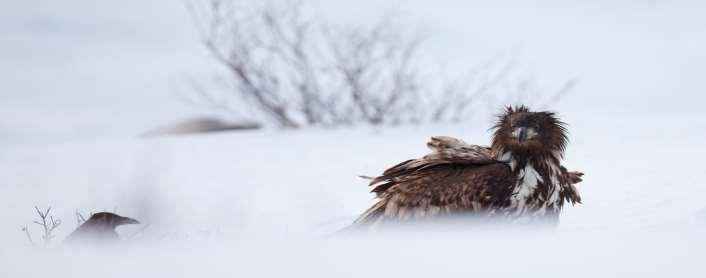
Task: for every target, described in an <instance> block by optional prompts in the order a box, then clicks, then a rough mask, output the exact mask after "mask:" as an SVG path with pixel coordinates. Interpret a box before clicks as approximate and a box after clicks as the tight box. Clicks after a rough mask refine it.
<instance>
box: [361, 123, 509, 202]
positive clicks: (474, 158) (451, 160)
mask: <svg viewBox="0 0 706 278" xmlns="http://www.w3.org/2000/svg"><path fill="white" fill-rule="evenodd" d="M427 147H429V148H430V149H432V150H433V152H432V153H430V154H428V155H426V156H424V157H422V158H420V159H410V160H407V161H404V162H402V163H399V164H397V165H395V166H392V167H390V168H389V169H387V170H385V172H384V173H383V174H382V175H380V176H378V177H375V178H372V180H371V181H370V186H372V187H373V190H372V192H374V193H376V194H378V196H379V194H380V193H381V192H384V191H385V190H387V188H388V187H389V186H391V185H392V183H389V182H388V181H394V180H395V179H397V178H399V177H403V176H405V175H408V174H410V173H414V172H417V171H420V170H424V169H427V168H432V167H435V166H438V165H446V164H463V165H486V164H492V163H497V162H498V161H497V160H495V159H493V157H492V156H491V154H490V149H488V148H486V147H482V146H477V145H469V144H466V143H465V142H463V141H461V140H459V139H456V138H452V137H447V136H435V137H432V138H431V140H430V141H429V142H428V143H427Z"/></svg>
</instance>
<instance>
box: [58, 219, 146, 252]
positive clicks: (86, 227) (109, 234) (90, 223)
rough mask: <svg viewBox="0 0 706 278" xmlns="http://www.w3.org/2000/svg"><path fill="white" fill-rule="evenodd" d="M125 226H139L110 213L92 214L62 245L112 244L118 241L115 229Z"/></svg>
mask: <svg viewBox="0 0 706 278" xmlns="http://www.w3.org/2000/svg"><path fill="white" fill-rule="evenodd" d="M127 224H140V221H137V220H135V219H132V218H129V217H123V216H120V215H117V214H115V213H110V212H99V213H94V214H93V215H91V217H90V218H88V220H86V221H85V222H83V224H81V226H79V227H78V228H76V230H75V231H73V232H72V233H71V234H69V236H68V237H66V239H65V240H64V243H68V244H73V243H114V242H117V241H118V239H119V237H118V233H117V232H115V228H116V227H118V226H121V225H127Z"/></svg>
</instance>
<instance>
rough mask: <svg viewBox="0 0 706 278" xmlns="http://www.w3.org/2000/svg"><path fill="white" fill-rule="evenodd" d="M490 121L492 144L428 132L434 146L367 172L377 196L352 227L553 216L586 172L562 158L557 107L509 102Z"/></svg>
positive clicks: (574, 195) (563, 134) (576, 199)
mask: <svg viewBox="0 0 706 278" xmlns="http://www.w3.org/2000/svg"><path fill="white" fill-rule="evenodd" d="M493 129H494V134H493V137H492V142H491V145H490V147H484V146H478V145H469V144H466V143H465V142H463V141H461V140H458V139H455V138H451V137H432V138H431V141H430V142H429V143H428V144H427V146H428V147H429V148H430V149H431V150H432V153H431V154H428V155H426V156H424V157H422V158H419V159H410V160H407V161H404V162H402V163H399V164H397V165H395V166H393V167H391V168H389V169H387V170H386V171H385V172H384V173H383V174H382V175H380V176H378V177H374V178H371V179H372V181H371V182H370V186H371V187H372V188H373V189H372V192H373V193H375V194H376V197H377V201H376V203H375V204H374V205H373V206H372V207H370V208H369V209H368V210H367V211H365V212H364V213H363V214H362V215H361V216H360V217H359V218H358V219H357V220H356V221H355V222H354V223H353V225H352V226H351V228H374V227H379V226H383V225H386V224H395V223H396V224H400V223H410V222H419V221H420V220H425V221H426V220H434V219H442V218H443V219H447V218H449V217H453V219H454V220H459V219H461V220H463V219H471V218H473V219H476V218H481V219H502V220H508V221H510V222H511V223H517V222H522V223H526V222H534V220H542V222H549V223H557V222H558V215H559V212H560V211H561V209H562V207H563V206H564V204H565V203H567V202H568V203H571V204H575V203H580V202H581V197H580V195H579V193H578V191H577V190H576V187H575V186H574V184H576V183H578V182H580V181H581V180H582V179H581V177H582V176H583V173H580V172H570V171H567V170H566V168H564V167H563V166H562V165H561V160H562V159H563V157H564V150H565V148H566V145H567V141H568V138H567V130H566V125H565V124H564V123H563V122H561V121H560V120H559V119H558V118H557V116H556V114H555V113H552V112H533V111H530V109H529V108H527V107H525V106H519V107H512V106H508V107H506V108H505V111H504V113H503V114H502V115H500V116H499V117H498V120H497V122H496V124H495V125H494V126H493ZM456 216H458V217H456Z"/></svg>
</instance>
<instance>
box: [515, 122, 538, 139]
mask: <svg viewBox="0 0 706 278" xmlns="http://www.w3.org/2000/svg"><path fill="white" fill-rule="evenodd" d="M538 135H539V132H538V129H537V128H535V127H534V126H533V125H518V126H515V127H513V128H512V132H511V133H510V136H511V137H512V139H514V140H517V143H518V144H522V143H525V142H526V141H529V140H534V139H535V138H537V136H538Z"/></svg>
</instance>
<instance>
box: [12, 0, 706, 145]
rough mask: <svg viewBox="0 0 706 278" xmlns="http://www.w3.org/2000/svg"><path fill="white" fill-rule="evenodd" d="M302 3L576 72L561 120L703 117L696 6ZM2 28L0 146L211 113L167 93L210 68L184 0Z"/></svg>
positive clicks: (82, 6) (21, 16)
mask: <svg viewBox="0 0 706 278" xmlns="http://www.w3.org/2000/svg"><path fill="white" fill-rule="evenodd" d="M309 2H312V3H314V5H316V6H317V7H318V9H319V12H320V13H321V14H322V15H324V16H326V17H328V18H330V19H332V20H340V21H342V22H358V23H359V22H366V21H369V20H371V19H375V18H377V17H378V16H379V15H381V14H383V13H385V12H386V11H392V10H395V11H398V14H399V15H400V18H401V21H402V22H403V23H404V24H405V26H406V27H409V28H420V29H422V30H424V31H425V32H427V33H428V34H429V35H430V36H429V40H428V42H427V43H428V44H427V49H428V50H429V53H430V54H429V55H432V56H436V57H438V59H439V61H440V62H441V63H448V64H449V65H450V66H451V67H463V66H464V65H465V64H468V65H471V66H472V65H476V64H478V63H481V62H483V61H485V60H487V59H488V57H493V56H494V55H498V54H502V53H507V52H509V51H512V52H513V53H516V55H518V56H519V57H520V59H521V61H522V62H524V63H526V64H528V65H530V66H532V67H534V68H535V69H536V72H537V73H538V75H539V77H540V79H543V80H545V81H547V82H548V83H551V82H552V81H554V80H563V79H566V78H568V77H572V76H578V77H579V78H580V80H581V81H580V84H579V86H578V87H577V88H576V89H575V90H574V91H573V93H572V94H571V95H570V97H569V98H567V99H566V100H565V101H564V102H563V103H561V105H559V106H558V107H557V109H560V110H561V112H562V114H564V115H567V116H568V117H574V118H588V117H590V116H591V115H594V114H598V113H600V114H604V115H615V116H625V115H630V114H638V115H644V114H652V115H671V116H689V117H694V116H698V117H701V116H702V115H704V114H705V113H704V112H702V111H700V110H701V107H702V106H703V105H702V102H703V101H704V100H706V98H705V97H704V96H703V91H704V89H705V88H706V78H704V77H705V76H704V69H706V54H705V52H704V49H706V36H705V35H706V16H704V14H706V3H704V2H699V1H693V2H690V1H660V0H622V1H578V0H572V1H450V0H445V1H433V2H432V1H421V0H407V1H404V0H399V1H386V2H383V1H374V0H364V1H324V0H313V1H309ZM381 2H382V4H381ZM0 38H1V40H2V43H0V61H1V62H0V137H1V138H2V139H0V143H2V142H14V143H17V142H35V141H41V142H47V141H48V142H53V141H66V140H81V139H85V138H102V137H111V136H118V137H130V136H134V135H135V134H138V133H140V132H142V131H144V130H146V129H150V128H152V127H155V126H160V125H163V124H166V123H169V122H173V121H175V120H179V119H182V118H188V117H190V116H193V115H199V114H203V113H208V112H209V111H207V110H198V109H195V108H192V107H189V106H187V105H185V104H184V103H182V102H181V101H180V100H178V98H177V97H176V93H178V92H183V91H185V90H188V88H187V87H186V84H185V82H184V80H185V79H186V77H187V76H197V77H198V76H208V75H209V74H210V73H212V72H213V69H214V67H215V65H214V64H213V63H212V62H211V60H209V56H208V55H207V53H206V52H205V51H204V50H203V49H202V47H201V45H200V44H199V42H198V37H197V34H196V32H195V30H194V28H193V27H192V23H191V21H190V18H189V16H188V14H187V12H186V10H185V9H184V7H183V2H182V1H169V0H155V1H138V0H126V1H87V0H83V1H80V0H69V1H49V0H46V1H42V0H30V1H2V3H1V4H0Z"/></svg>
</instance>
